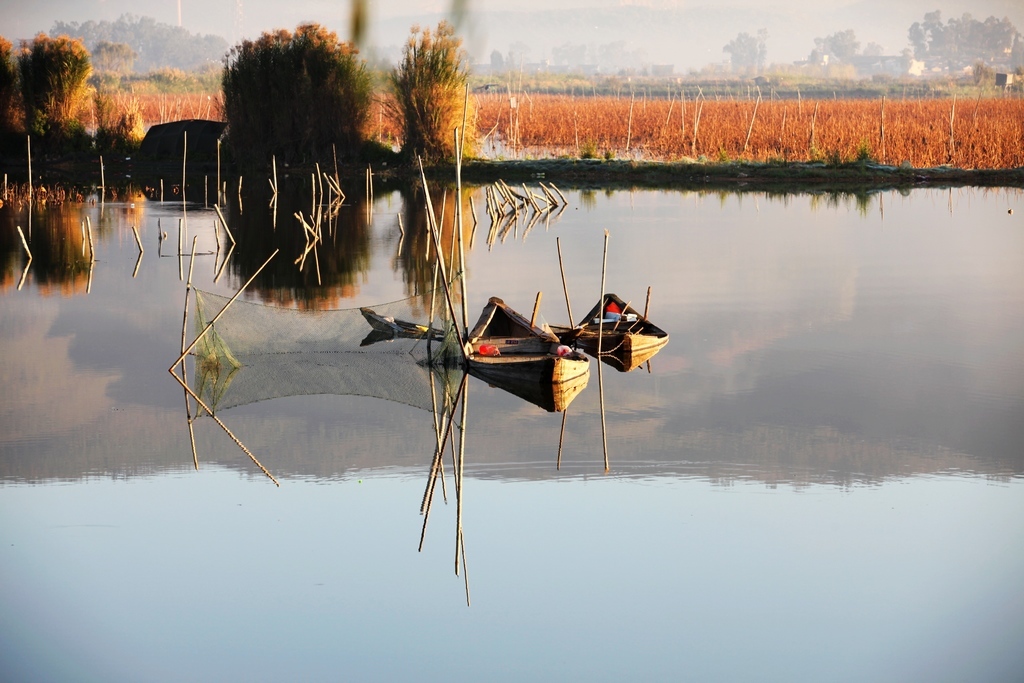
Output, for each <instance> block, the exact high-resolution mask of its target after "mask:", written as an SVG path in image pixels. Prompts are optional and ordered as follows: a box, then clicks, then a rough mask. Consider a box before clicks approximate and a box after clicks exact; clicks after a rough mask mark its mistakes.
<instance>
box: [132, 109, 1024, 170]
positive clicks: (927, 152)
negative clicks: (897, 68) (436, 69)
mask: <svg viewBox="0 0 1024 683" xmlns="http://www.w3.org/2000/svg"><path fill="white" fill-rule="evenodd" d="M137 97H138V100H139V103H140V105H141V109H142V112H143V118H144V120H145V122H146V125H147V126H150V125H153V124H157V123H163V122H166V121H175V120H178V119H186V118H211V119H218V120H219V119H222V118H223V108H222V103H221V96H220V93H211V94H184V95H138V96H137ZM475 97H476V102H477V120H476V126H477V133H478V136H479V137H480V138H481V139H482V142H481V144H480V145H479V149H480V151H481V152H482V153H483V154H485V155H487V154H488V150H492V151H491V152H490V154H494V152H493V150H494V149H497V150H498V154H500V155H501V156H504V158H523V157H548V156H567V157H581V156H595V157H603V156H605V155H606V154H607V155H608V156H614V157H616V158H630V159H633V158H635V159H644V160H659V161H673V160H679V159H699V158H700V157H705V158H707V159H709V160H712V161H716V160H736V159H742V160H747V161H760V162H769V161H812V160H821V161H827V162H845V161H854V160H857V159H858V157H860V158H864V157H865V156H866V157H867V158H870V159H872V160H874V161H877V162H879V163H883V164H891V165H899V164H902V163H904V162H909V163H910V165H912V166H914V167H917V168H923V167H928V166H939V165H943V164H946V165H950V166H954V167H957V168H966V169H972V168H1018V167H1022V166H1024V100H1021V99H1013V98H983V99H956V100H954V99H952V98H950V99H913V100H901V99H896V100H890V99H886V100H884V101H883V100H881V99H876V100H853V99H847V100H843V99H838V100H837V99H823V100H807V99H804V100H792V99H790V100H774V101H767V100H760V101H758V100H731V99H730V100H725V99H721V100H716V99H699V100H697V101H694V99H692V98H686V99H684V100H681V99H680V98H679V96H678V95H677V96H675V97H673V98H672V99H671V100H670V99H665V98H662V99H653V98H644V97H636V98H634V99H632V100H630V98H628V97H618V98H617V97H610V96H609V97H572V96H568V95H529V94H523V95H521V96H519V97H517V98H515V103H516V105H517V106H516V107H512V106H511V103H512V100H511V99H510V98H509V96H508V95H504V94H503V95H499V94H484V95H477V96H475ZM385 112H386V108H384V107H382V106H381V103H380V102H375V103H374V105H373V110H372V112H371V115H370V116H369V121H368V123H367V127H368V130H367V131H366V132H367V135H368V136H369V137H371V138H373V139H375V140H381V141H384V142H386V141H391V140H397V139H398V137H399V136H400V130H401V126H400V125H399V124H398V122H396V121H392V120H389V118H388V115H387V114H386V113H385ZM495 143H497V144H495Z"/></svg>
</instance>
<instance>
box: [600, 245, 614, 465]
mask: <svg viewBox="0 0 1024 683" xmlns="http://www.w3.org/2000/svg"><path fill="white" fill-rule="evenodd" d="M607 271H608V231H607V230H605V231H604V256H603V257H602V260H601V298H600V299H598V301H600V302H601V303H600V304H599V306H600V308H599V309H598V312H597V315H598V316H599V318H598V320H600V322H599V323H598V324H597V388H598V398H599V400H600V404H601V445H602V446H603V448H604V471H605V472H607V471H608V470H609V469H611V468H610V467H609V466H608V427H607V425H606V424H605V420H604V373H603V371H602V369H601V368H602V366H603V365H604V363H602V362H601V342H602V337H603V336H604V285H605V274H606V273H607Z"/></svg>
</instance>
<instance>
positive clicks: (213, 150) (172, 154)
mask: <svg viewBox="0 0 1024 683" xmlns="http://www.w3.org/2000/svg"><path fill="white" fill-rule="evenodd" d="M227 125H228V124H226V123H224V122H223V121H207V120H205V119H188V120H185V121H171V122H170V123H161V124H158V125H155V126H153V127H152V128H150V129H149V132H147V133H146V137H145V138H143V139H142V146H141V147H140V148H139V156H143V157H148V158H152V159H181V155H182V153H183V152H184V151H185V149H184V143H185V140H186V136H185V133H186V132H187V133H188V137H187V139H188V158H189V159H195V160H199V159H215V158H216V157H217V140H219V139H220V136H221V135H222V134H223V133H224V129H225V128H227Z"/></svg>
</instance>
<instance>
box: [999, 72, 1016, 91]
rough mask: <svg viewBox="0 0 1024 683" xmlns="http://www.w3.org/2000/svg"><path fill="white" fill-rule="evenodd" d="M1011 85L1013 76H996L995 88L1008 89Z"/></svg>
mask: <svg viewBox="0 0 1024 683" xmlns="http://www.w3.org/2000/svg"><path fill="white" fill-rule="evenodd" d="M1011 85H1013V74H996V86H998V87H1000V88H1008V87H1010V86H1011Z"/></svg>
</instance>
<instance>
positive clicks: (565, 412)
mask: <svg viewBox="0 0 1024 683" xmlns="http://www.w3.org/2000/svg"><path fill="white" fill-rule="evenodd" d="M568 418H569V406H566V407H565V410H563V411H562V431H560V432H559V433H558V455H556V456H555V469H556V470H560V469H562V439H563V438H565V421H566V420H567V419H568Z"/></svg>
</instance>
